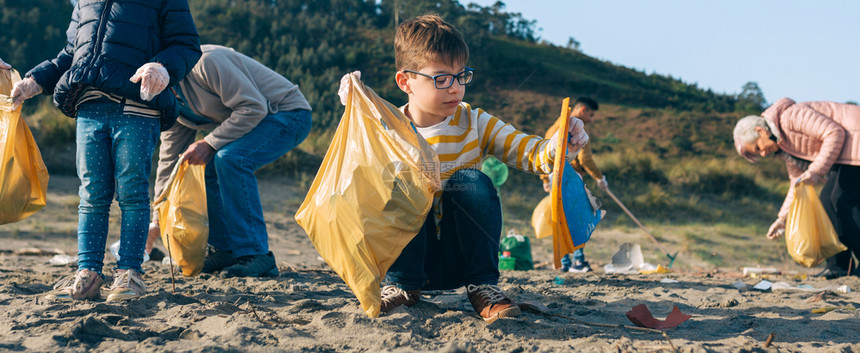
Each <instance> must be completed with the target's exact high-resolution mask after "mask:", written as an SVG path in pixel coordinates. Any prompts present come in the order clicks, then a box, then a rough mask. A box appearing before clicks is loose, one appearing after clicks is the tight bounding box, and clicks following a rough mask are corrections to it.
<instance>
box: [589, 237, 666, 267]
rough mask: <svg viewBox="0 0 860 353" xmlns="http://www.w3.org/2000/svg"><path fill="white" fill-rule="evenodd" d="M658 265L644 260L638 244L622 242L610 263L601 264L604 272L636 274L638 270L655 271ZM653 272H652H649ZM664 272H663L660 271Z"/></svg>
mask: <svg viewBox="0 0 860 353" xmlns="http://www.w3.org/2000/svg"><path fill="white" fill-rule="evenodd" d="M657 269H658V267H657V266H654V265H652V264H649V263H647V262H645V259H644V258H643V256H642V248H641V247H640V246H639V244H632V243H623V244H621V246H619V247H618V251H616V252H615V254H612V263H611V264H608V265H606V266H603V270H604V271H606V273H622V274H638V273H639V272H640V271H655V270H657ZM649 273H653V272H649ZM660 273H665V272H660Z"/></svg>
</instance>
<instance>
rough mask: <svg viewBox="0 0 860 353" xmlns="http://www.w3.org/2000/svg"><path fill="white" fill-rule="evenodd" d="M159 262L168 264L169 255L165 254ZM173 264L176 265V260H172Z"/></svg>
mask: <svg viewBox="0 0 860 353" xmlns="http://www.w3.org/2000/svg"><path fill="white" fill-rule="evenodd" d="M161 264H162V265H170V264H171V262H170V256H165V257H164V258H163V259H161ZM173 265H176V261H173Z"/></svg>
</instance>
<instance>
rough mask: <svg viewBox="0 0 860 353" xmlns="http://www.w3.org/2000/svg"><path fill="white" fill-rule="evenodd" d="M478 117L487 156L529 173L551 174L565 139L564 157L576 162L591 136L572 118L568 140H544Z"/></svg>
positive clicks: (502, 123)
mask: <svg viewBox="0 0 860 353" xmlns="http://www.w3.org/2000/svg"><path fill="white" fill-rule="evenodd" d="M478 113H479V114H478V117H477V118H478V128H479V134H481V140H480V146H481V148H482V150H483V151H484V153H485V154H492V155H494V156H496V157H497V158H499V159H500V160H501V161H503V162H505V163H506V164H508V165H509V166H512V167H514V168H517V169H520V170H523V171H526V172H530V173H534V174H549V173H552V165H553V160H554V159H555V150H556V148H557V146H558V142H557V141H558V139H559V138H566V140H567V142H568V151H567V156H566V157H565V158H566V159H567V160H571V159H573V158H575V157H576V154H577V153H578V152H579V150H580V149H581V148H582V147H583V146H584V145H585V144H586V143H588V134H587V133H586V132H585V129H584V128H583V126H584V125H583V123H582V121H581V120H579V119H577V118H573V117H572V118H570V119H571V120H570V123H569V129H568V131H567V133H566V134H564V135H566V136H563V135H562V133H561V132H559V133H556V134H555V135H554V136H553V137H552V138H550V139H543V138H540V137H539V136H535V135H528V134H526V133H524V132H521V131H518V130H516V129H515V128H514V127H513V126H512V125H510V124H506V123H504V122H502V121H501V120H499V119H498V118H495V117H493V116H490V115H489V114H486V113H484V112H483V111H478Z"/></svg>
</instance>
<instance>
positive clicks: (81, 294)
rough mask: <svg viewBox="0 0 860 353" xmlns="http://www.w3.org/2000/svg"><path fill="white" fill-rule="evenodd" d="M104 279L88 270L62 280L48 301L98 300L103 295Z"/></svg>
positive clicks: (50, 294)
mask: <svg viewBox="0 0 860 353" xmlns="http://www.w3.org/2000/svg"><path fill="white" fill-rule="evenodd" d="M104 283H105V281H104V278H102V276H101V275H100V274H98V273H97V272H95V271H90V270H87V269H83V270H80V271H78V272H75V274H74V275H71V276H67V277H65V278H63V279H61V280H60V281H59V282H57V284H55V285H54V290H52V291H51V292H50V293H48V294H47V295H46V296H45V299H48V300H72V299H74V300H84V299H86V300H97V299H99V297H100V295H101V287H102V284H104Z"/></svg>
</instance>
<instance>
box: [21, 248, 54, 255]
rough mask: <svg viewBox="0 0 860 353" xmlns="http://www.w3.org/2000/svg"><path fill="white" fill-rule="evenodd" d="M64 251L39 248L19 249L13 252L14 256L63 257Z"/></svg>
mask: <svg viewBox="0 0 860 353" xmlns="http://www.w3.org/2000/svg"><path fill="white" fill-rule="evenodd" d="M63 254H65V252H64V251H62V250H59V249H52V250H47V249H39V248H21V249H18V250H15V255H18V256H53V255H63Z"/></svg>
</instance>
